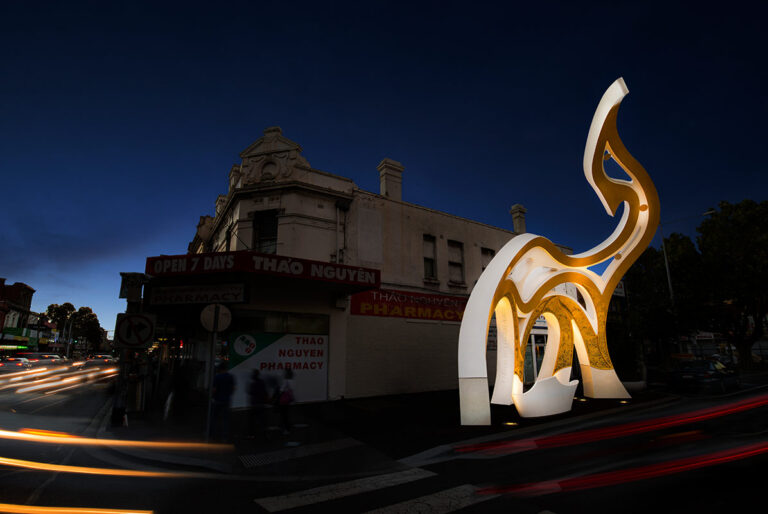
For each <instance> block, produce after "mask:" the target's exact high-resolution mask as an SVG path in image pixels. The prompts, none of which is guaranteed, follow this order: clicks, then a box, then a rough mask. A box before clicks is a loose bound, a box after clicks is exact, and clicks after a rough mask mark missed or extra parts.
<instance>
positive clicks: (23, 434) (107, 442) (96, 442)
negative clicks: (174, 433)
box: [0, 428, 234, 451]
mask: <svg viewBox="0 0 768 514" xmlns="http://www.w3.org/2000/svg"><path fill="white" fill-rule="evenodd" d="M0 439H14V440H17V441H28V442H33V443H53V444H66V445H75V446H121V447H130V448H155V449H163V450H210V451H225V450H231V449H233V448H234V447H233V446H232V445H231V444H216V443H192V442H174V441H132V440H124V439H95V438H91V437H80V436H76V435H72V434H67V433H66V432H51V431H48V430H40V429H34V428H23V429H21V430H19V431H18V432H14V431H12V430H2V429H0Z"/></svg>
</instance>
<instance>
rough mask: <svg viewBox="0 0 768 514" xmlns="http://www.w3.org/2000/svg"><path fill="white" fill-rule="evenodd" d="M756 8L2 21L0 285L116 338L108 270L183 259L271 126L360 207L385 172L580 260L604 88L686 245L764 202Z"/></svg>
mask: <svg viewBox="0 0 768 514" xmlns="http://www.w3.org/2000/svg"><path fill="white" fill-rule="evenodd" d="M155 4H158V5H155ZM533 4H535V7H534V6H533ZM760 4H761V3H760V2H754V3H751V4H749V3H747V4H740V3H738V2H728V3H719V4H716V5H717V7H716V8H715V9H710V8H708V7H707V8H704V7H702V5H704V4H701V3H693V2H692V3H690V4H688V6H687V7H674V6H673V5H672V4H670V3H667V2H662V3H658V4H654V3H652V2H633V3H629V2H627V3H617V2H525V3H518V2H491V3H484V2H466V1H462V2H455V3H454V2H417V3H413V4H411V3H405V2H403V3H397V2H392V3H386V2H349V3H342V2H317V1H313V2H287V1H284V2H208V3H195V2H183V3H182V2H179V3H175V2H174V3H171V2H150V3H140V2H103V1H99V2H92V3H86V2H76V1H66V2H51V3H42V2H36V1H30V0H25V1H8V0H3V1H2V2H0V57H2V61H1V63H2V74H1V75H0V191H1V192H2V206H3V209H2V224H1V226H2V229H0V277H5V278H6V279H7V283H13V282H16V281H18V282H24V283H26V284H28V285H29V286H31V287H32V288H34V289H35V290H36V293H35V295H34V298H33V303H32V310H35V311H44V310H45V308H46V307H47V306H48V304H50V303H63V302H66V301H69V302H72V303H73V304H74V305H75V307H80V306H82V305H87V306H90V307H92V308H93V309H94V311H95V312H96V314H97V315H98V316H99V320H100V321H101V324H102V326H103V327H104V328H106V329H108V330H112V329H113V328H114V322H115V316H116V314H117V313H118V312H121V311H123V310H124V309H125V300H120V299H118V292H119V286H120V275H119V272H121V271H143V270H144V263H145V259H146V257H147V256H152V255H159V254H163V253H165V254H180V253H185V252H186V249H187V244H188V243H189V242H190V241H191V240H192V237H193V236H194V234H195V227H196V225H197V222H198V220H199V217H200V216H201V215H204V214H213V207H214V201H215V199H216V196H217V195H218V194H223V193H226V187H227V174H228V172H229V169H230V167H231V165H232V164H235V163H239V162H240V160H239V158H238V154H239V153H240V152H241V151H242V150H243V149H245V148H246V147H247V146H248V145H249V144H251V143H252V142H253V141H255V140H256V139H258V138H259V137H261V135H262V132H263V129H264V128H266V127H269V126H273V125H277V126H280V127H281V128H282V129H283V135H285V136H286V137H288V138H290V139H292V140H294V141H296V142H298V143H299V144H300V145H301V146H302V147H303V149H304V152H303V155H304V157H306V159H307V160H308V161H309V163H310V164H311V165H312V167H314V168H316V169H320V170H323V171H327V172H331V173H335V174H338V175H341V176H344V177H350V178H352V179H353V180H354V181H355V183H356V184H357V185H358V186H359V187H360V188H362V189H365V190H368V191H374V192H378V187H379V185H378V172H377V171H376V166H377V165H378V163H379V162H380V161H381V159H382V158H384V157H389V158H392V159H395V160H397V161H400V162H402V163H403V165H404V166H405V172H404V174H403V199H404V200H405V201H408V202H413V203H416V204H420V205H424V206H426V207H430V208H434V209H438V210H442V211H446V212H449V213H451V214H455V215H459V216H463V217H467V218H470V219H474V220H478V221H482V222H485V223H489V224H492V225H496V226H500V227H504V228H509V229H511V228H512V218H511V216H510V215H509V213H508V211H509V207H510V206H511V205H512V204H515V203H521V204H523V205H524V206H525V207H526V208H527V209H528V220H527V222H528V231H529V232H533V233H537V234H540V235H544V236H546V237H549V238H550V239H552V240H553V241H555V242H557V243H561V244H565V245H568V246H570V247H572V248H573V249H574V251H576V252H580V251H584V250H587V249H589V248H591V247H592V246H594V245H596V244H597V243H599V242H600V241H602V240H603V239H604V238H605V237H607V236H608V235H609V234H610V233H611V232H612V230H613V227H614V226H615V223H616V220H615V219H613V218H611V217H609V216H607V215H606V213H605V211H604V210H603V207H602V204H601V203H600V201H599V200H598V198H597V197H596V195H595V194H594V192H593V191H592V189H591V188H590V186H589V184H588V183H587V181H586V180H585V178H584V175H583V171H582V168H581V163H582V157H583V151H584V144H585V141H586V137H587V132H588V130H589V124H590V122H591V120H592V115H593V113H594V109H595V107H596V106H597V103H598V101H599V99H600V97H601V96H602V94H603V92H604V91H605V89H606V88H607V87H608V86H609V85H610V84H611V83H612V82H613V81H614V80H615V79H616V78H618V77H624V79H625V80H626V83H627V86H628V87H629V90H630V93H629V95H628V96H627V97H626V98H625V100H624V102H623V104H622V107H621V110H620V112H619V134H620V135H621V137H622V139H623V141H624V143H625V145H626V146H627V148H628V149H629V151H630V152H631V153H632V154H633V155H634V156H635V157H636V158H637V159H638V160H639V161H640V162H641V163H642V164H643V166H644V167H645V168H646V170H648V172H649V174H650V175H651V178H652V179H653V180H654V182H655V184H656V187H657V189H658V191H659V195H660V198H661V212H662V214H661V218H662V222H663V223H664V222H666V223H667V225H664V233H665V235H668V234H669V233H670V232H673V231H674V232H683V233H685V234H688V235H690V236H695V234H696V233H695V227H696V226H697V225H698V223H699V222H700V221H701V219H702V218H701V213H703V212H705V211H706V210H707V209H709V208H711V207H715V206H716V205H717V204H718V202H720V201H722V200H726V201H729V202H739V201H741V200H743V199H746V198H751V199H754V200H757V201H760V200H766V199H767V198H766V197H767V196H768V195H767V194H766V193H768V187H767V185H766V181H767V179H766V176H767V174H766V164H765V158H764V157H765V151H764V145H765V140H766V119H768V112H766V111H768V100H767V98H768V95H766V84H767V83H768V81H766V49H768V37H767V36H766V33H767V31H766V30H765V26H764V20H765V19H766V17H765V12H761V9H760V8H759V7H758V6H759V5H760ZM762 5H763V6H764V5H765V4H764V3H762ZM681 218H682V221H676V220H679V219H681ZM654 244H655V245H658V244H659V236H658V232H657V237H656V239H655V241H654Z"/></svg>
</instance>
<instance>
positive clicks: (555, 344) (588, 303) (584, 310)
mask: <svg viewBox="0 0 768 514" xmlns="http://www.w3.org/2000/svg"><path fill="white" fill-rule="evenodd" d="M628 92H629V91H628V90H627V87H626V84H625V83H624V80H623V79H621V78H619V79H617V80H616V81H615V82H614V83H613V84H612V85H611V86H610V87H609V88H608V90H607V91H606V92H605V94H604V95H603V97H602V99H601V100H600V103H599V104H598V106H597V109H596V111H595V115H594V117H593V119H592V124H591V126H590V129H589V135H588V137H587V144H586V147H585V150H584V174H585V176H586V178H587V181H589V183H590V184H591V185H592V188H593V189H594V190H595V192H596V193H597V196H598V198H600V201H601V202H602V203H603V206H604V207H605V209H606V212H607V213H608V214H609V215H610V216H614V215H615V213H616V211H617V209H618V208H619V206H621V205H622V204H623V205H624V211H623V215H622V217H621V220H619V223H618V224H617V226H616V229H615V230H614V232H613V234H611V235H610V236H609V237H608V238H607V239H606V240H605V241H603V242H602V243H600V244H599V245H597V246H595V247H594V248H592V249H591V250H588V251H586V252H583V253H580V254H577V255H566V254H564V253H563V252H562V251H561V250H560V249H559V248H558V247H557V246H556V245H555V244H554V243H552V242H551V241H549V240H548V239H546V238H544V237H541V236H536V235H533V234H522V235H519V236H516V237H514V238H513V239H512V240H511V241H509V243H507V244H506V245H505V246H504V247H503V248H502V249H501V250H500V251H499V252H498V253H497V254H496V256H495V257H494V258H493V260H492V261H491V262H490V264H489V265H488V266H487V267H486V269H485V271H484V272H483V274H482V275H481V276H480V278H479V279H478V281H477V284H476V285H475V287H474V289H473V290H472V294H471V295H470V297H469V301H468V303H467V307H466V310H465V311H464V317H463V319H462V323H461V329H460V332H459V394H460V402H461V403H460V405H461V407H460V408H461V423H462V424H463V425H487V424H490V421H491V419H490V418H491V415H490V403H491V402H493V403H496V404H502V405H511V404H514V405H515V406H516V407H517V410H518V412H519V413H520V415H521V416H526V417H528V416H545V415H551V414H558V413H560V412H564V411H567V410H569V409H570V408H571V403H572V401H573V392H574V390H575V389H576V386H577V385H578V382H577V381H571V380H570V374H571V365H572V361H573V349H574V348H575V349H576V352H577V354H578V356H579V363H580V366H581V373H582V379H583V381H584V393H585V395H586V396H589V397H593V398H627V397H629V394H628V393H627V391H626V389H625V388H624V386H623V385H622V384H621V382H620V381H619V378H618V376H617V375H616V372H615V371H614V369H613V365H612V363H611V359H610V355H609V354H608V346H607V341H606V337H605V325H606V318H607V315H608V304H609V302H610V299H611V295H612V294H613V291H614V289H615V288H616V285H617V284H618V283H619V280H621V277H622V276H623V275H624V273H626V271H627V269H629V267H630V266H631V265H632V263H633V262H634V261H635V260H636V259H637V258H638V257H639V256H640V254H641V253H642V252H643V251H644V250H645V248H646V247H647V246H648V244H650V242H651V240H652V238H653V234H654V233H655V231H656V227H657V226H658V223H659V210H660V208H659V198H658V194H657V193H656V188H655V187H654V185H653V182H652V181H651V179H650V177H649V176H648V173H647V172H646V171H645V169H643V167H642V166H641V165H640V163H639V162H637V161H636V160H635V159H634V157H632V155H630V153H629V152H628V151H627V149H626V148H625V147H624V144H623V143H622V142H621V139H620V138H619V135H618V131H617V129H616V119H617V116H618V110H619V105H620V104H621V100H622V99H623V98H624V96H626V95H627V93H628ZM607 159H613V160H614V161H615V162H616V163H617V164H618V165H619V166H621V168H622V169H623V170H624V171H625V172H626V173H627V175H628V176H629V180H621V179H616V178H612V177H609V176H608V174H607V173H606V172H605V168H604V161H605V160H607ZM606 261H610V262H609V264H608V266H607V268H606V269H605V271H604V272H603V273H602V274H601V275H598V274H597V273H595V272H593V271H591V270H590V269H589V267H590V266H594V265H596V264H600V263H602V262H606ZM564 284H573V285H575V286H576V287H577V289H578V290H579V291H580V292H581V296H582V297H583V299H584V305H582V304H580V303H579V302H577V301H576V300H575V299H573V298H571V297H570V296H568V295H567V294H565V293H564V292H562V291H561V290H560V289H562V287H561V288H560V289H558V286H563V285H564ZM494 314H495V315H496V325H497V332H498V344H497V359H498V364H497V373H496V383H495V386H494V391H493V396H492V398H491V399H489V394H488V372H487V366H486V353H485V350H486V341H487V337H488V328H489V325H490V321H491V317H492V316H493V315H494ZM539 315H543V316H544V317H545V319H546V320H547V325H548V327H549V329H548V330H549V334H548V339H547V345H546V349H545V354H544V361H543V363H542V367H541V370H539V375H538V377H537V379H536V381H535V383H534V385H533V386H532V387H531V389H530V390H528V391H525V392H524V391H523V364H524V358H525V353H524V352H525V344H526V341H527V340H528V336H529V334H530V332H531V329H532V328H533V324H534V322H535V320H536V318H538V316H539Z"/></svg>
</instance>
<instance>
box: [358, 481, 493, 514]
mask: <svg viewBox="0 0 768 514" xmlns="http://www.w3.org/2000/svg"><path fill="white" fill-rule="evenodd" d="M476 491H477V488H476V487H475V486H473V485H469V484H465V485H460V486H457V487H453V488H451V489H446V490H444V491H440V492H438V493H434V494H428V495H426V496H421V497H419V498H414V499H413V500H407V501H404V502H400V503H395V504H393V505H388V506H386V507H382V508H380V509H375V510H372V511H369V512H368V514H398V513H404V514H405V513H413V512H430V513H435V514H438V513H442V512H453V511H456V510H459V509H463V508H464V507H469V506H470V505H474V504H476V503H480V502H484V501H486V500H490V499H492V498H496V497H497V496H498V495H497V494H483V495H480V494H477V493H476Z"/></svg>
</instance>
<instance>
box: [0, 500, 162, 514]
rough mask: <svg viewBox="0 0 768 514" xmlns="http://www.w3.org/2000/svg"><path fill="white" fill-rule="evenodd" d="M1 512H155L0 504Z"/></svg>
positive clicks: (148, 512)
mask: <svg viewBox="0 0 768 514" xmlns="http://www.w3.org/2000/svg"><path fill="white" fill-rule="evenodd" d="M0 512H9V513H11V514H153V513H154V512H155V511H153V510H135V509H97V508H90V507H38V506H36V505H15V504H12V503H0Z"/></svg>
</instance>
